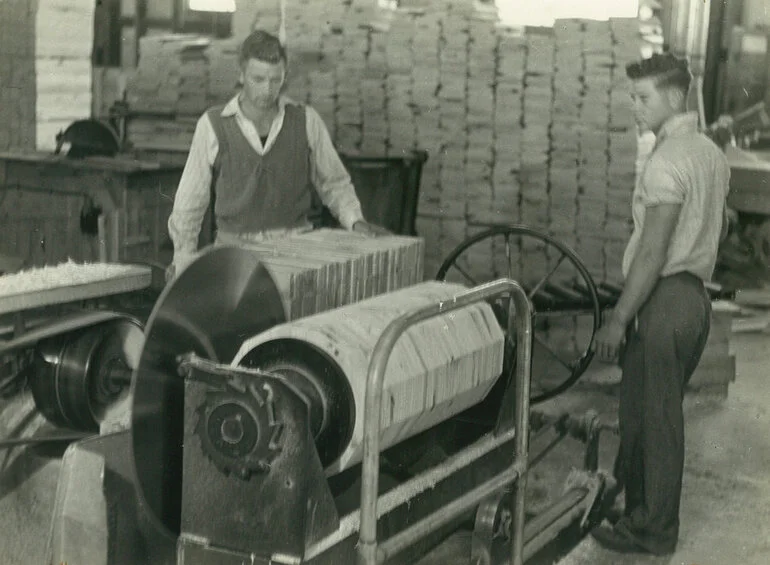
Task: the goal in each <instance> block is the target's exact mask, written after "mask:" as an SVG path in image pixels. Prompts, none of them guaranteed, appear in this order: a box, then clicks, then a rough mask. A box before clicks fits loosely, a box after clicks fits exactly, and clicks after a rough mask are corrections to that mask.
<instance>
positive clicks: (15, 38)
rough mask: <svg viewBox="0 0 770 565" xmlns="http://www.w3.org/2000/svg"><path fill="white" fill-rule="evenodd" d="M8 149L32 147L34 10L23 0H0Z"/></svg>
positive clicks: (1, 110) (1, 109)
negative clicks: (1, 0) (0, 0)
mask: <svg viewBox="0 0 770 565" xmlns="http://www.w3.org/2000/svg"><path fill="white" fill-rule="evenodd" d="M9 148H14V149H26V150H30V149H35V13H34V12H33V11H32V10H30V9H29V2H28V1H27V0H5V1H3V2H0V151H6V150H8V149H9ZM4 247H5V246H4Z"/></svg>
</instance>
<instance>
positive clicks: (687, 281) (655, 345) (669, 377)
mask: <svg viewBox="0 0 770 565" xmlns="http://www.w3.org/2000/svg"><path fill="white" fill-rule="evenodd" d="M710 321H711V302H710V300H709V297H708V295H707V293H706V291H705V289H704V287H703V283H702V282H701V280H700V279H699V278H698V277H695V276H694V275H691V274H690V273H677V274H675V275H672V276H668V277H663V278H661V279H660V280H659V281H658V283H657V284H656V286H655V288H654V290H653V291H652V294H651V295H650V297H649V299H648V300H647V302H646V303H645V304H644V306H643V307H642V308H641V309H640V310H639V313H638V315H637V320H636V321H635V322H632V323H631V325H630V326H629V328H628V332H627V336H626V345H625V348H624V350H623V352H622V354H621V358H620V364H621V367H622V369H623V378H622V381H621V385H620V414H619V417H620V418H619V419H620V451H619V453H618V458H617V461H616V468H615V475H616V478H617V479H618V483H619V486H621V487H625V491H626V509H625V516H624V517H623V518H622V519H621V521H620V523H619V526H620V527H622V528H624V529H625V530H626V531H627V532H630V533H631V534H632V535H633V537H634V538H635V539H636V541H637V542H638V543H640V544H641V545H642V546H644V547H647V548H648V549H649V550H650V551H653V552H655V553H658V552H666V551H672V550H673V549H674V548H675V547H676V543H677V539H678V536H679V499H680V495H681V491H682V473H683V471H684V415H683V412H682V399H683V395H684V388H685V385H686V384H687V381H688V380H689V379H690V377H691V376H692V373H693V372H694V371H695V368H696V367H697V365H698V361H699V360H700V357H701V354H702V353H703V349H704V347H705V345H706V339H707V338H708V333H709V328H710Z"/></svg>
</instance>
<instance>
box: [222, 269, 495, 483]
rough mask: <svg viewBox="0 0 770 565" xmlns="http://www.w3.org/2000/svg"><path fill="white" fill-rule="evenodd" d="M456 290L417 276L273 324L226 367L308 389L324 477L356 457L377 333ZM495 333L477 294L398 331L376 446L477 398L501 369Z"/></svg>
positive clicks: (486, 306) (455, 411) (356, 460)
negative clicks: (409, 282) (407, 283)
mask: <svg viewBox="0 0 770 565" xmlns="http://www.w3.org/2000/svg"><path fill="white" fill-rule="evenodd" d="M465 290H466V288H465V287H464V286H462V285H457V284H451V283H444V282H436V281H431V282H425V283H421V284H418V285H415V286H412V287H409V288H406V289H402V290H399V291H396V292H392V293H388V294H383V295H380V296H377V297H374V298H370V299H367V300H364V301H361V302H358V303H355V304H351V305H348V306H345V307H342V308H338V309H336V310H332V311H329V312H325V313H321V314H318V315H315V316H310V317H308V318H303V319H300V320H296V321H293V322H290V323H285V324H281V325H278V326H276V327H274V328H272V329H270V330H267V331H265V332H263V333H260V334H258V335H255V336H254V337H252V338H250V339H248V340H246V341H245V342H244V343H243V345H242V346H241V348H240V350H239V351H238V353H237V354H236V355H235V357H234V359H233V361H232V363H231V365H233V366H239V365H243V366H248V367H250V368H256V369H260V370H264V371H272V372H278V373H282V374H284V375H286V376H287V377H288V378H290V379H291V382H292V384H296V383H300V385H301V386H303V387H305V388H306V389H307V390H308V393H307V394H306V396H307V397H308V398H310V399H312V400H311V402H310V404H311V406H312V407H315V412H316V413H317V414H316V416H315V418H314V419H313V421H314V422H315V424H314V427H315V429H314V433H315V434H316V444H317V447H318V450H319V454H320V455H321V459H322V463H324V464H325V466H326V473H327V475H333V474H335V473H339V472H341V471H343V470H345V469H347V468H350V467H351V466H353V465H355V464H356V463H359V462H360V461H361V455H362V446H363V422H364V417H365V415H364V410H363V407H364V394H365V389H366V374H367V369H368V367H369V362H370V360H371V355H372V352H373V350H374V347H375V345H376V343H377V340H378V339H379V337H380V335H381V334H382V332H383V331H384V330H385V328H386V327H387V326H388V324H389V323H390V322H392V321H393V320H394V319H396V318H397V317H399V316H401V315H402V314H404V313H407V312H410V311H414V310H415V309H418V308H420V307H422V306H426V305H429V304H434V303H437V302H441V301H450V300H452V298H453V297H454V296H456V295H458V294H460V293H462V292H464V291H465ZM504 339H505V338H504V334H503V332H502V330H501V328H500V326H499V324H498V323H497V321H496V319H495V316H494V313H493V311H492V308H491V307H490V306H489V304H487V303H483V302H482V303H477V304H473V305H471V306H468V307H466V308H463V309H461V310H458V311H455V312H452V313H450V314H446V315H444V316H440V317H437V318H434V319H430V320H427V321H425V322H422V323H421V324H419V325H417V326H414V327H413V328H411V329H410V330H408V331H407V332H406V333H405V334H404V335H403V336H402V338H401V339H400V340H399V341H398V342H397V344H396V347H395V349H394V351H393V354H392V356H391V358H390V362H389V364H388V369H387V372H386V375H385V386H384V396H383V406H382V429H381V440H380V441H381V445H382V448H383V449H386V448H387V447H390V446H392V445H395V444H397V443H399V442H401V441H403V440H405V439H408V438H409V437H412V436H413V435H415V434H417V433H419V432H421V431H423V430H426V429H427V428H430V427H431V426H434V425H435V424H437V423H439V422H441V421H444V420H446V419H448V418H450V417H451V416H453V415H455V414H458V413H459V412H462V411H463V410H465V409H467V408H469V407H470V406H473V405H475V404H476V403H478V402H480V401H481V400H482V399H483V398H484V396H485V395H486V394H487V392H489V389H490V388H491V387H492V385H493V384H494V382H495V381H496V379H497V377H498V376H499V375H500V374H501V372H502V365H503V349H504V347H503V344H504ZM311 358H312V359H314V362H313V363H307V362H305V361H304V360H306V359H311ZM312 412H313V409H311V414H312ZM351 421H352V425H351Z"/></svg>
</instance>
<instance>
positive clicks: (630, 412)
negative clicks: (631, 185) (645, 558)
mask: <svg viewBox="0 0 770 565" xmlns="http://www.w3.org/2000/svg"><path fill="white" fill-rule="evenodd" d="M626 72H627V74H628V76H629V78H630V79H631V80H632V81H633V94H632V97H633V99H634V111H635V115H636V121H637V125H638V126H639V127H640V129H641V130H650V131H652V132H653V133H654V134H655V136H656V140H655V147H654V148H653V151H652V153H651V154H650V156H649V158H648V159H647V161H646V163H645V164H644V168H643V170H642V172H641V178H640V179H639V182H638V183H637V186H636V188H635V190H634V194H633V200H632V215H633V220H634V231H633V234H632V236H631V239H630V241H629V243H628V246H627V248H626V253H625V256H624V258H623V275H624V277H625V283H624V286H623V292H622V294H621V296H620V299H619V300H618V303H617V305H616V307H615V308H614V310H613V311H612V313H611V314H610V315H609V317H608V318H607V319H606V320H605V322H604V324H603V325H602V327H601V328H600V330H599V332H598V333H597V335H596V340H595V345H594V347H595V351H596V353H597V354H598V356H599V358H601V359H603V360H605V361H612V360H615V359H618V357H619V362H620V365H621V367H622V369H623V378H622V381H621V385H620V409H619V416H620V451H619V454H618V460H617V464H616V469H615V474H616V478H617V480H618V484H619V486H620V487H622V488H624V489H625V511H624V515H623V517H622V518H620V520H619V521H618V522H617V523H616V524H615V525H614V528H613V529H606V528H599V529H597V530H595V531H594V537H595V538H596V539H597V541H598V542H599V543H600V544H602V545H604V546H605V547H608V548H610V549H613V550H616V551H620V552H647V553H653V554H657V555H665V554H670V553H672V552H674V551H675V549H676V545H677V541H678V536H679V502H680V496H681V490H682V475H683V469H684V416H683V412H682V399H683V394H684V388H685V385H686V384H687V381H688V380H689V378H690V377H691V376H692V373H693V371H694V370H695V368H696V366H697V364H698V361H699V360H700V356H701V354H702V353H703V349H704V347H705V344H706V340H707V338H708V333H709V326H710V317H711V303H710V300H709V297H708V294H707V293H706V291H705V288H704V284H703V283H704V281H708V280H710V278H711V276H712V274H713V271H714V266H715V263H716V258H717V250H718V246H719V243H720V239H721V238H722V237H723V236H724V234H725V233H726V231H725V229H724V228H726V227H727V226H726V223H725V221H724V218H725V214H726V207H725V201H726V198H727V192H728V184H729V179H730V168H729V165H728V164H727V158H726V157H725V155H724V153H722V151H721V150H720V149H719V148H718V147H717V146H716V145H715V144H714V143H713V142H712V141H711V140H710V139H709V138H708V137H706V136H705V135H704V134H702V133H700V132H699V131H698V116H697V114H695V113H688V112H686V108H685V107H686V99H687V93H688V90H689V86H690V73H689V70H688V67H687V62H686V61H684V60H680V59H677V58H676V57H674V56H673V55H671V54H665V55H654V56H653V57H652V58H650V59H645V60H643V61H641V62H639V63H634V64H632V65H629V66H628V67H627V68H626Z"/></svg>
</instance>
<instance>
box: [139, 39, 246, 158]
mask: <svg viewBox="0 0 770 565" xmlns="http://www.w3.org/2000/svg"><path fill="white" fill-rule="evenodd" d="M140 53H141V58H140V61H139V64H138V65H137V68H136V70H135V71H134V72H133V73H132V74H131V75H130V76H129V77H128V80H127V84H126V100H127V102H128V105H129V108H130V111H131V112H133V113H136V114H137V115H136V116H134V117H132V118H131V119H130V120H129V121H128V125H127V135H128V138H129V140H130V142H131V143H133V144H134V145H136V146H147V145H161V146H164V145H165V146H171V147H180V148H182V149H184V148H187V147H189V145H190V142H191V141H192V135H193V132H194V131H195V124H196V122H197V120H198V118H199V117H200V115H201V114H203V112H205V111H206V109H208V108H209V107H210V106H213V105H215V104H222V103H225V102H227V101H228V100H229V99H230V98H231V97H232V96H233V95H234V93H235V92H236V86H237V82H238V56H237V45H236V44H235V43H234V42H233V41H230V40H221V41H220V40H210V39H204V38H200V37H197V36H193V35H150V36H146V37H143V38H142V39H141V43H140Z"/></svg>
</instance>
